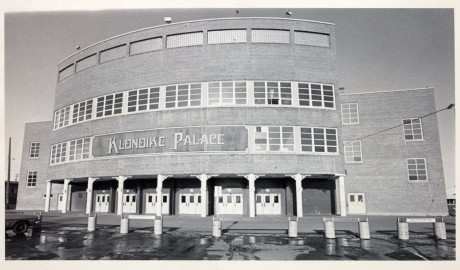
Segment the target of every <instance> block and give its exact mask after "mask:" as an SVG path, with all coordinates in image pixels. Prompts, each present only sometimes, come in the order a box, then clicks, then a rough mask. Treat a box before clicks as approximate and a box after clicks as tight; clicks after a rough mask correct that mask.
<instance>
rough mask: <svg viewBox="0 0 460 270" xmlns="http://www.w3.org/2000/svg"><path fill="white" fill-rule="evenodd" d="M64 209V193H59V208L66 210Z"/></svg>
mask: <svg viewBox="0 0 460 270" xmlns="http://www.w3.org/2000/svg"><path fill="white" fill-rule="evenodd" d="M64 209H65V202H64V195H63V194H62V193H61V194H59V195H58V210H59V211H64Z"/></svg>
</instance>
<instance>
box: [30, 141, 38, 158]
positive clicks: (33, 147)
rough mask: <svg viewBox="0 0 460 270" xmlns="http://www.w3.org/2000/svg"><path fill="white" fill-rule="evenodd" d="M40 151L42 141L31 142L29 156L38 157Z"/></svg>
mask: <svg viewBox="0 0 460 270" xmlns="http://www.w3.org/2000/svg"><path fill="white" fill-rule="evenodd" d="M39 153H40V143H39V142H33V143H31V144H30V150H29V157H30V158H38V156H39Z"/></svg>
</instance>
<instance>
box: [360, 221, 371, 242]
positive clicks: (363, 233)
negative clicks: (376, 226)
mask: <svg viewBox="0 0 460 270" xmlns="http://www.w3.org/2000/svg"><path fill="white" fill-rule="evenodd" d="M359 238H361V240H369V239H371V233H370V230H369V221H367V220H366V221H359Z"/></svg>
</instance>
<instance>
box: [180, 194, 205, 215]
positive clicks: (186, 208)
mask: <svg viewBox="0 0 460 270" xmlns="http://www.w3.org/2000/svg"><path fill="white" fill-rule="evenodd" d="M200 213H201V195H200V194H181V195H180V198H179V214H192V215H197V214H200Z"/></svg>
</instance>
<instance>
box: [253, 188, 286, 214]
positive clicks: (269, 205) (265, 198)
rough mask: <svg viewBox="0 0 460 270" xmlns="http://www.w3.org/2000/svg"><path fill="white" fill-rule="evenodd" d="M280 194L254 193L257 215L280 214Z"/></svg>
mask: <svg viewBox="0 0 460 270" xmlns="http://www.w3.org/2000/svg"><path fill="white" fill-rule="evenodd" d="M280 197H281V195H280V194H279V193H262V194H257V195H256V214H257V215H281V202H280Z"/></svg>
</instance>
